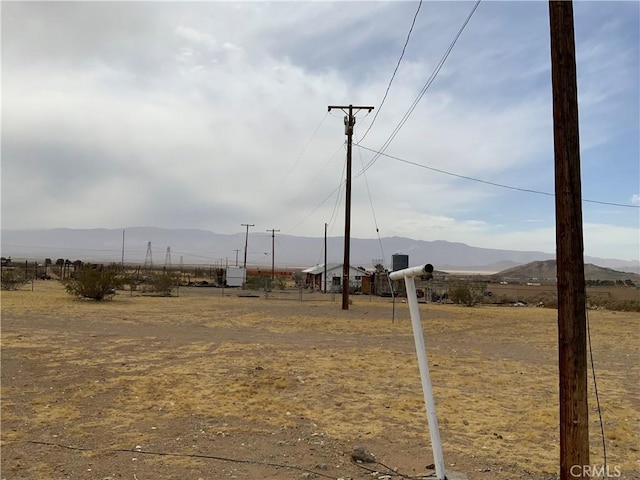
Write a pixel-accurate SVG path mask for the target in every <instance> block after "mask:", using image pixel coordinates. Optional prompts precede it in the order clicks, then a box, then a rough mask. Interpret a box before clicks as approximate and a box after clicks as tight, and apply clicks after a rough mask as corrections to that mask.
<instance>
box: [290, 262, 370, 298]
mask: <svg viewBox="0 0 640 480" xmlns="http://www.w3.org/2000/svg"><path fill="white" fill-rule="evenodd" d="M342 265H343V264H342V263H332V264H327V278H326V291H327V292H340V291H342ZM302 273H304V274H305V275H306V279H305V284H306V285H307V287H309V288H313V289H314V290H322V291H324V290H325V278H324V264H321V265H316V266H315V267H310V268H307V269H306V270H303V271H302ZM366 276H368V273H367V272H366V271H365V270H363V269H361V268H358V267H354V266H349V285H350V286H352V287H356V288H360V289H361V288H362V277H366Z"/></svg>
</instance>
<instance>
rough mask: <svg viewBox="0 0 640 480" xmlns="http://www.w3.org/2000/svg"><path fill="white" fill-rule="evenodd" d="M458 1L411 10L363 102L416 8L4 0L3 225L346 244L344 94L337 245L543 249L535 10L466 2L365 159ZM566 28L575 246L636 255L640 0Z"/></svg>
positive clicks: (548, 146) (549, 127)
mask: <svg viewBox="0 0 640 480" xmlns="http://www.w3.org/2000/svg"><path fill="white" fill-rule="evenodd" d="M473 7H474V2H464V1H448V2H445V1H439V2H434V1H428V2H423V3H422V5H421V6H420V10H419V12H418V14H417V16H416V20H415V25H414V27H413V30H412V33H411V36H410V40H409V42H408V44H407V46H406V49H405V53H404V56H403V58H402V61H401V63H400V65H399V67H398V70H397V73H396V75H395V78H394V80H393V83H392V84H391V87H390V88H389V91H388V95H387V97H386V99H385V101H384V104H382V107H381V108H380V105H381V103H382V99H383V97H384V94H385V91H386V89H387V87H388V85H389V83H390V80H391V76H392V74H393V72H394V69H395V68H396V65H397V64H398V60H399V58H400V54H401V52H402V50H403V46H404V44H405V41H406V39H407V35H408V32H409V29H410V27H411V24H412V20H413V18H414V16H415V15H416V11H417V9H418V2H404V1H403V2H398V1H393V2H382V1H377V2H350V1H340V2H325V1H314V2H300V1H298V2H277V1H276V2H269V3H267V2H260V1H254V2H195V3H191V2H41V3H40V2H2V5H1V21H2V33H1V35H2V88H1V93H2V124H1V129H2V144H1V149H2V151H1V155H2V158H1V177H2V198H1V199H2V209H1V214H2V217H1V223H2V229H38V228H56V227H67V228H126V227H133V226H155V227H164V228H176V229H177V228H197V229H205V230H210V231H213V232H215V233H223V234H224V233H238V232H243V231H244V229H245V227H243V226H241V224H243V223H245V224H254V225H255V226H254V227H251V231H252V232H266V230H267V229H278V230H280V234H289V235H299V236H309V237H322V236H323V235H324V225H325V223H327V224H328V234H329V235H330V236H342V235H343V233H344V215H345V206H344V203H345V197H344V190H345V188H344V185H345V181H344V179H345V165H346V144H345V142H346V137H345V131H344V120H343V116H344V113H343V112H342V111H340V110H337V109H333V110H332V111H331V112H328V108H327V107H328V106H329V105H349V104H352V105H361V106H373V107H374V110H373V112H370V113H369V112H367V111H365V110H361V111H357V114H356V125H355V129H354V146H353V156H352V158H353V174H352V207H351V208H352V209H351V236H352V237H358V238H377V237H378V236H381V237H388V236H404V237H410V238H413V239H417V240H447V241H452V242H462V243H466V244H469V245H473V246H478V247H488V248H499V249H510V250H537V251H545V252H551V253H552V252H554V251H555V226H554V225H555V213H554V212H555V203H554V197H553V196H552V195H549V194H551V193H552V192H553V191H554V158H553V121H552V100H551V71H550V46H549V14H548V3H547V2H542V1H532V2H520V1H519V2H502V1H500V2H499V1H483V2H482V3H480V5H479V7H478V8H477V10H476V11H475V13H474V14H473V16H472V17H471V19H470V21H469V23H468V24H467V26H466V28H465V29H464V31H463V32H462V34H461V35H460V37H459V39H458V41H457V43H456V44H455V46H454V47H453V50H452V51H451V53H450V55H449V56H448V58H447V59H446V62H445V63H444V65H443V67H442V69H441V70H440V71H439V72H438V74H437V76H436V77H435V79H433V82H432V83H431V84H430V86H429V88H428V89H427V91H426V92H425V93H424V95H423V96H422V97H421V98H420V100H419V102H418V103H417V104H416V105H415V109H414V110H413V111H412V113H411V114H410V116H409V117H408V119H407V120H406V122H405V123H404V124H403V125H402V127H401V128H400V129H399V130H398V131H397V135H396V136H395V137H393V140H392V141H391V142H390V143H389V144H388V146H387V148H386V149H385V151H384V153H385V154H386V155H389V156H380V157H379V158H377V159H375V157H374V153H373V152H372V151H376V150H380V149H381V148H382V147H383V146H384V145H385V143H386V142H387V140H388V139H389V138H390V136H391V135H392V133H393V132H394V129H396V127H397V126H398V125H399V124H400V122H401V120H402V119H403V117H404V116H405V114H406V113H407V112H408V111H409V109H410V107H411V106H412V104H413V103H414V101H415V100H416V99H417V98H418V96H419V94H420V92H421V91H422V90H423V87H425V85H426V84H427V82H428V81H429V79H430V77H431V76H432V74H433V72H434V70H435V69H436V67H437V65H438V63H439V62H440V60H441V59H442V58H443V55H444V54H445V52H446V51H447V48H448V47H449V46H450V44H451V42H452V41H453V39H454V37H455V36H456V34H457V33H458V32H459V30H460V28H461V27H462V25H463V22H464V21H465V19H466V18H467V16H468V15H469V14H470V12H471V10H472V8H473ZM574 19H575V30H576V31H575V38H576V56H577V69H578V96H579V121H580V143H581V176H582V194H583V199H586V200H591V201H584V202H583V204H582V207H583V212H582V214H583V221H584V244H585V254H586V255H590V256H597V257H602V258H619V259H624V260H637V259H638V258H639V256H640V253H639V249H640V247H639V245H640V238H639V235H640V234H639V231H640V224H639V223H640V209H639V208H638V207H640V160H639V159H640V138H639V136H640V133H639V132H640V95H639V89H640V88H639V84H640V71H639V69H640V3H639V2H636V1H633V2H632V1H625V2H612V1H575V2H574ZM376 115H377V116H376ZM374 119H375V121H374ZM372 122H373V123H372ZM361 139H362V140H361ZM374 159H375V161H374V162H373V163H372V164H370V165H369V163H370V162H371V161H372V160H374ZM367 165H368V168H366V170H365V166H367ZM425 167H426V168H425ZM363 170H365V171H364V173H363ZM451 174H453V175H451ZM456 175H457V176H456ZM463 177H464V178H463ZM474 179H475V180H474ZM477 180H482V181H484V182H492V183H494V184H500V185H505V186H509V187H515V188H516V189H522V190H532V191H536V192H542V193H533V192H526V191H522V190H514V189H509V188H503V187H498V186H495V185H490V184H487V183H482V182H479V181H477ZM544 193H547V195H545V194H544ZM593 201H595V202H604V203H605V204H603V203H594V202H593ZM606 203H613V204H622V205H628V206H627V207H625V206H618V205H609V204H606Z"/></svg>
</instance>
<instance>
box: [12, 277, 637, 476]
mask: <svg viewBox="0 0 640 480" xmlns="http://www.w3.org/2000/svg"><path fill="white" fill-rule="evenodd" d="M226 293H227V294H228V295H227V296H224V297H223V296H221V295H220V291H219V290H215V289H181V290H180V296H179V297H177V298H176V297H171V298H160V297H146V296H133V297H131V296H129V293H120V294H118V295H116V297H115V298H114V299H113V300H112V301H105V302H91V301H79V300H75V299H73V298H71V297H70V296H68V295H67V294H66V293H65V291H64V289H63V287H62V286H61V285H60V284H59V283H57V282H54V281H49V282H47V281H44V282H42V281H41V282H37V283H36V284H35V288H34V291H33V292H32V291H30V287H25V289H24V290H21V291H17V292H3V293H2V338H1V340H2V345H1V346H2V378H1V380H2V412H1V413H2V432H1V433H2V435H1V441H2V462H1V468H2V470H1V473H0V477H1V478H2V479H7V480H10V479H15V480H20V479H33V480H39V479H43V480H44V479H46V480H57V479H98V480H107V479H110V480H116V479H127V480H151V479H180V480H182V479H193V480H200V479H202V480H205V479H206V480H209V479H211V480H212V479H225V478H238V479H243V478H245V479H263V478H274V479H275V478H277V479H301V478H318V479H321V478H333V479H338V478H344V479H347V478H352V479H372V478H382V479H385V478H387V479H388V478H394V479H397V478H422V476H423V475H428V474H430V473H433V471H432V470H429V469H427V468H426V467H427V466H428V465H429V464H431V463H432V462H433V459H432V453H431V445H430V441H429V434H428V428H427V423H426V415H425V411H424V404H423V399H422V391H421V386H420V380H419V373H418V366H417V360H416V355H415V349H414V343H413V336H412V332H411V322H410V320H409V312H408V308H407V305H406V304H402V303H400V304H398V305H397V309H396V319H395V321H394V322H392V320H391V303H390V300H389V299H379V298H373V299H370V298H369V297H366V296H360V297H352V298H353V305H352V306H351V308H350V310H348V311H342V310H341V308H340V299H339V298H336V300H335V301H330V300H328V298H327V297H326V296H325V297H322V296H320V295H319V296H318V301H313V300H309V301H304V302H299V301H295V300H278V299H269V300H266V299H265V298H263V297H260V298H239V297H237V294H236V292H234V291H229V290H227V291H226ZM292 298H295V296H292ZM420 308H421V312H422V319H423V324H424V333H425V338H426V343H427V349H428V351H429V362H430V368H431V377H432V383H433V388H434V394H435V400H436V408H437V413H438V420H439V423H440V430H441V436H442V440H443V450H444V455H445V462H446V465H447V468H448V469H450V470H454V471H457V472H462V473H464V474H466V475H467V477H468V478H469V479H470V480H475V479H480V480H489V479H491V480H506V479H521V478H526V479H534V480H547V479H555V478H557V477H558V475H557V471H558V467H557V465H558V456H559V448H558V408H557V403H558V398H557V360H556V359H557V341H556V327H555V325H556V315H557V314H556V312H555V310H549V309H539V308H509V307H502V308H498V307H476V308H467V307H457V306H451V305H431V304H429V305H421V307H420ZM590 324H591V336H592V342H593V355H594V360H595V366H596V373H597V382H598V383H597V386H598V390H599V394H600V403H601V409H602V415H603V419H604V429H605V438H606V448H607V462H608V464H609V466H610V472H611V473H612V474H614V473H616V472H618V471H619V472H620V473H621V476H619V477H617V478H626V479H632V478H636V479H637V478H640V454H639V451H638V450H639V448H640V446H639V442H638V432H639V431H640V400H639V399H640V352H639V346H640V341H639V340H640V338H639V337H640V333H639V332H640V330H639V328H638V327H639V325H640V315H639V314H637V313H614V312H607V311H596V312H590ZM589 396H590V419H589V420H590V431H591V439H590V441H591V462H592V464H595V465H601V464H602V458H603V450H602V438H601V434H600V424H599V421H598V414H597V410H596V402H595V395H594V389H593V381H592V379H591V378H589ZM356 445H359V446H363V447H364V448H366V449H367V450H368V451H370V452H373V453H374V454H375V455H376V457H377V459H378V461H379V462H380V463H377V464H363V465H357V464H355V463H353V462H352V461H351V458H350V453H351V451H352V449H353V447H354V446H356ZM614 467H617V470H616V469H615V468H614ZM367 469H369V470H373V471H377V472H378V474H375V475H374V474H372V472H371V471H369V470H367ZM394 469H395V470H394ZM385 474H386V475H390V477H385V476H383V475H385Z"/></svg>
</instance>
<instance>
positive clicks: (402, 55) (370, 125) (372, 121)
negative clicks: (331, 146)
mask: <svg viewBox="0 0 640 480" xmlns="http://www.w3.org/2000/svg"><path fill="white" fill-rule="evenodd" d="M420 7H422V0H420V3H418V9H417V10H416V13H415V15H414V16H413V21H412V22H411V27H410V28H409V33H408V34H407V39H406V40H405V42H404V46H403V47H402V52H401V53H400V58H398V63H397V64H396V68H395V69H394V70H393V74H392V75H391V80H389V85H387V89H386V90H385V92H384V96H383V97H382V101H381V102H380V106H379V107H378V110H376V113H375V115H374V116H373V120H371V123H370V124H369V128H367V131H366V132H364V135H362V138H361V139H360V141H362V140H364V137H366V136H367V133H369V130H371V127H373V124H374V123H375V122H376V119H377V118H378V115H380V110H381V109H382V106H383V105H384V101H385V100H386V99H387V95H388V94H389V89H390V88H391V84H392V83H393V79H394V78H396V73H397V72H398V68H399V67H400V63H401V62H402V58H403V57H404V52H405V50H406V49H407V45H408V44H409V39H410V38H411V32H413V26H414V25H415V24H416V18H418V13H419V12H420Z"/></svg>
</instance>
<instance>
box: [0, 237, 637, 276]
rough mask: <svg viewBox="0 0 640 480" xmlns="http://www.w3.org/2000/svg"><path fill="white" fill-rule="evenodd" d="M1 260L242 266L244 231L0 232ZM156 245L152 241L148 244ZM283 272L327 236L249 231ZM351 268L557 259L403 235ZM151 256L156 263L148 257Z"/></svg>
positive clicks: (462, 266) (365, 247)
mask: <svg viewBox="0 0 640 480" xmlns="http://www.w3.org/2000/svg"><path fill="white" fill-rule="evenodd" d="M0 235H1V250H2V256H4V257H12V258H13V259H15V260H18V259H33V260H38V259H42V260H44V259H45V258H51V259H53V260H54V261H55V260H56V259H57V258H64V259H70V260H72V261H74V260H82V261H96V262H117V263H119V262H120V261H121V260H122V257H123V247H124V261H125V263H128V264H132V263H140V264H141V263H144V262H146V261H151V262H152V263H153V264H154V265H164V264H166V263H169V262H170V263H171V264H172V265H178V264H179V263H183V264H184V265H191V264H201V265H215V264H218V265H220V264H228V265H235V264H236V263H237V264H239V265H243V263H244V248H245V239H246V232H243V233H236V234H218V233H214V232H211V231H207V230H196V229H164V228H156V227H131V228H126V229H69V228H55V229H41V230H5V229H3V230H2V231H1V234H0ZM149 242H150V243H149ZM326 242H327V263H333V262H342V260H343V251H344V238H343V237H328V238H327V240H326ZM272 245H273V248H274V251H275V264H276V265H278V267H280V268H285V267H287V268H293V267H309V266H313V265H317V264H321V263H324V239H323V238H312V237H298V236H292V235H285V234H280V233H276V234H275V236H273V237H272V234H271V233H266V232H256V231H252V230H249V234H248V242H247V265H250V266H257V267H261V266H263V267H265V268H266V267H269V268H270V266H271V262H272ZM350 251H351V261H350V263H351V264H352V265H356V266H363V267H371V266H374V265H375V264H377V263H382V264H383V265H385V266H387V267H389V268H390V266H391V259H392V255H393V254H397V253H401V254H405V255H408V256H409V265H416V264H421V263H431V264H433V265H434V266H436V268H437V269H438V270H459V271H460V270H466V271H478V272H498V271H501V270H504V269H506V268H509V267H514V266H517V265H522V264H526V263H529V262H533V261H542V260H552V259H554V258H555V254H553V253H547V252H539V251H518V250H497V249H489V248H479V247H473V246H470V245H466V244H464V243H457V242H447V241H442V240H436V241H425V240H414V239H411V238H405V237H385V238H382V239H380V240H378V239H362V238H352V239H351V249H350ZM149 257H150V258H149ZM585 262H586V263H592V264H594V265H598V266H600V267H606V268H612V269H615V270H620V271H626V272H632V273H640V262H638V261H637V260H633V261H629V260H620V259H604V258H596V257H588V256H587V257H585Z"/></svg>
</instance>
